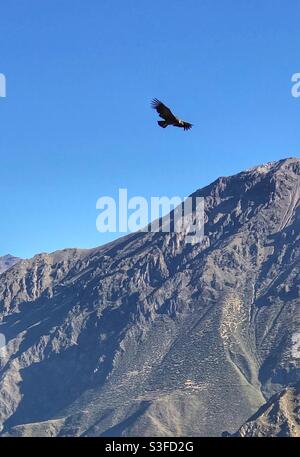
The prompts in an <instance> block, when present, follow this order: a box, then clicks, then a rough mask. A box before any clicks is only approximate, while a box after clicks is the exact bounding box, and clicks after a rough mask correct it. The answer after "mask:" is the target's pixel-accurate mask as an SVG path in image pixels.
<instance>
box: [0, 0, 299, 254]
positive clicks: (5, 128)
mask: <svg viewBox="0 0 300 457" xmlns="http://www.w3.org/2000/svg"><path fill="white" fill-rule="evenodd" d="M299 24H300V2H299V0H288V1H286V0H263V1H262V0H164V1H161V0H159V1H158V0H151V1H149V0H115V1H114V0H43V1H40V0H2V1H1V4H0V33H1V39H0V73H3V74H5V76H6V79H7V97H6V98H0V154H1V166H0V190H1V224H0V255H4V254H6V253H11V254H14V255H18V256H21V257H30V256H32V255H34V254H36V253H38V252H45V251H47V252H49V251H54V250H56V249H62V248H66V247H93V246H97V245H101V244H103V243H105V242H107V241H108V240H111V239H113V238H115V237H117V236H119V235H118V234H114V235H112V234H101V233H98V232H97V231H96V226H95V221H96V217H97V215H98V214H99V211H97V210H96V201H97V199H98V198H99V197H101V196H103V195H108V196H116V195H117V192H118V189H119V188H128V194H129V197H130V196H135V195H140V196H145V197H146V198H149V197H150V196H162V195H166V196H170V197H171V196H173V195H179V196H182V197H184V196H185V195H188V194H190V193H191V192H193V191H194V190H196V189H197V188H199V187H203V186H204V185H207V184H209V183H210V182H211V181H212V180H214V179H215V178H217V177H218V176H220V175H229V174H234V173H236V172H239V171H241V170H243V169H245V168H249V167H252V166H254V165H257V164H259V163H263V162H268V161H272V160H278V159H281V158H284V157H291V156H296V157H299V156H300V154H299V151H300V129H299V119H300V98H299V99H296V98H293V97H292V96H291V86H292V83H291V77H292V75H293V74H294V73H296V72H300V53H299V45H300V33H299ZM153 97H157V98H160V99H161V100H162V101H164V102H165V103H166V104H167V105H169V106H170V107H171V108H172V109H173V110H174V111H175V113H176V114H178V115H179V116H180V117H182V118H184V119H186V120H188V121H190V122H192V123H193V124H194V128H193V129H192V130H191V131H189V132H184V131H183V130H181V129H175V128H172V127H169V128H167V129H165V130H164V129H161V128H159V127H158V126H157V124H156V120H157V115H156V113H155V112H154V111H153V110H151V109H150V100H151V98H153Z"/></svg>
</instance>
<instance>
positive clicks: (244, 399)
mask: <svg viewBox="0 0 300 457" xmlns="http://www.w3.org/2000/svg"><path fill="white" fill-rule="evenodd" d="M194 195H195V196H196V195H197V196H202V197H204V198H205V218H206V223H205V237H204V240H203V242H201V243H199V244H196V245H193V246H192V245H190V244H186V243H185V240H184V236H183V235H181V234H175V233H170V234H168V233H135V234H131V235H128V236H126V237H124V238H121V239H119V240H117V241H115V242H113V243H110V244H108V245H106V246H103V247H101V248H97V249H92V250H65V251H60V252H57V253H54V254H50V255H46V254H42V255H38V256H36V257H34V258H33V259H31V260H26V261H22V262H20V263H19V264H17V265H16V266H15V267H13V268H12V269H10V270H9V271H7V272H5V273H3V274H2V275H1V277H0V319H1V320H0V322H1V325H0V332H2V333H3V334H5V336H6V339H7V341H8V344H7V347H6V349H5V351H4V352H3V351H2V352H3V354H2V358H0V366H1V368H2V369H1V371H0V373H1V378H0V424H2V434H3V435H18V436H30V435H33V436H37V435H38V436H40V435H41V436H57V435H71V436H74V435H76V436H78V435H84V436H95V435H97V436H99V435H105V436H113V435H126V436H132V435H152V436H161V435H163V436H170V435H188V436H197V435H200V436H207V435H208V436H218V435H221V434H222V432H224V431H228V432H229V433H234V432H235V431H236V430H237V429H238V428H239V427H240V426H241V424H243V423H244V422H245V421H246V420H247V419H248V418H249V417H251V416H252V415H253V414H254V413H255V412H256V411H257V409H258V408H259V407H260V406H262V405H263V404H264V403H265V401H266V399H268V398H269V397H270V396H272V395H273V394H274V393H276V392H277V391H279V390H281V389H282V387H285V386H287V385H289V384H293V383H295V382H296V381H298V380H299V373H300V367H299V358H297V357H295V353H293V352H292V347H293V341H294V340H293V338H295V335H296V334H297V332H298V323H299V320H298V316H299V287H300V281H299V274H300V236H299V221H300V209H299V207H300V160H299V159H286V160H283V161H280V162H274V163H271V164H267V165H264V166H260V167H256V168H253V169H251V170H248V171H246V172H242V173H240V174H238V175H235V176H231V177H226V178H224V177H222V178H219V179H218V180H216V181H215V182H214V183H212V184H211V185H209V186H207V187H205V188H204V189H201V190H199V191H197V192H196V193H195V194H194Z"/></svg>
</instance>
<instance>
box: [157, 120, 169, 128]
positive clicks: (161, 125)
mask: <svg viewBox="0 0 300 457" xmlns="http://www.w3.org/2000/svg"><path fill="white" fill-rule="evenodd" d="M157 123H158V125H159V126H160V127H162V128H163V129H165V128H166V127H168V123H167V121H157Z"/></svg>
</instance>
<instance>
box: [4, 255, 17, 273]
mask: <svg viewBox="0 0 300 457" xmlns="http://www.w3.org/2000/svg"><path fill="white" fill-rule="evenodd" d="M20 260H21V259H19V258H18V257H13V256H12V255H10V254H7V255H5V256H3V257H0V274H1V273H3V272H4V271H6V270H8V269H9V268H11V267H12V266H13V265H15V264H16V263H17V262H19V261H20Z"/></svg>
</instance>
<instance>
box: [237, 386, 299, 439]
mask: <svg viewBox="0 0 300 457" xmlns="http://www.w3.org/2000/svg"><path fill="white" fill-rule="evenodd" d="M235 436H242V437H243V436H256V437H258V436H288V437H298V438H299V437H300V383H299V382H298V383H297V384H296V385H295V386H294V387H288V388H286V389H283V391H282V392H280V393H278V394H275V395H274V396H273V397H271V399H270V400H269V401H268V402H267V403H266V404H265V405H264V406H262V407H261V408H260V409H259V411H258V412H257V413H256V414H255V415H254V416H253V417H251V418H250V419H249V420H248V421H247V422H246V423H245V424H244V425H243V426H242V427H241V428H240V430H239V431H238V432H237V433H236V434H235Z"/></svg>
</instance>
